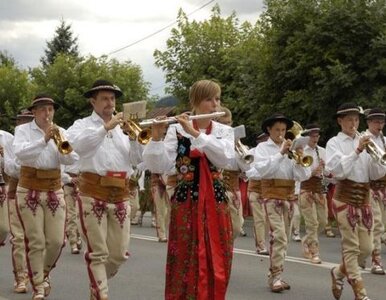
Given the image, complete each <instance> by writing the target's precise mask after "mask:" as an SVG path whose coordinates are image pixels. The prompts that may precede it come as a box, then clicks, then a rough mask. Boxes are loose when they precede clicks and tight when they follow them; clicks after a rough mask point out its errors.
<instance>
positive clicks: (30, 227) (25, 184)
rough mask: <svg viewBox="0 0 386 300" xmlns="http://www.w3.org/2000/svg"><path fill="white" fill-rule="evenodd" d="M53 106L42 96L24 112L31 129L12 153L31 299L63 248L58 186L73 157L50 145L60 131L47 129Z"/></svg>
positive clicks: (21, 131)
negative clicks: (17, 174) (16, 167)
mask: <svg viewBox="0 0 386 300" xmlns="http://www.w3.org/2000/svg"><path fill="white" fill-rule="evenodd" d="M57 107H58V105H57V104H56V103H55V101H54V100H53V99H52V98H51V97H49V96H47V95H43V94H41V95H38V96H37V97H35V99H34V100H33V101H32V104H31V106H30V107H29V108H28V109H29V110H31V111H32V113H33V114H34V117H35V118H34V120H33V121H32V122H30V123H26V124H23V125H19V126H17V127H16V130H15V139H14V142H13V148H14V152H15V155H16V157H17V159H18V160H19V161H20V165H21V167H20V178H19V183H18V187H17V192H16V193H17V198H16V201H17V213H18V215H19V218H20V220H21V224H22V226H23V229H24V236H25V243H26V245H25V247H26V251H27V252H26V254H27V256H26V257H27V266H28V273H29V277H30V281H31V284H32V288H33V299H34V300H38V299H39V300H40V299H44V298H45V297H47V296H48V294H49V293H50V290H51V284H50V278H49V274H50V272H51V270H52V269H53V268H54V267H55V265H56V262H57V260H58V259H59V256H60V254H61V251H62V247H63V245H64V229H65V218H66V204H65V201H64V196H63V189H62V186H61V185H62V184H61V171H60V167H61V164H63V165H67V164H72V163H73V162H74V161H76V160H77V155H76V154H75V153H73V152H72V153H71V152H70V153H67V152H66V153H62V152H61V151H59V147H58V145H57V144H56V142H55V141H54V138H55V137H57V136H58V135H59V133H60V134H61V135H62V136H64V134H65V133H64V130H63V129H62V128H60V127H58V126H56V125H55V124H53V123H52V121H53V118H54V114H55V109H56V108H57Z"/></svg>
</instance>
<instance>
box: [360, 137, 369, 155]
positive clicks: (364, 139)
mask: <svg viewBox="0 0 386 300" xmlns="http://www.w3.org/2000/svg"><path fill="white" fill-rule="evenodd" d="M369 142H370V136H369V135H362V136H361V137H360V138H359V144H358V147H357V149H358V151H359V152H362V151H363V150H364V149H365V148H366V145H367V144H368V143H369Z"/></svg>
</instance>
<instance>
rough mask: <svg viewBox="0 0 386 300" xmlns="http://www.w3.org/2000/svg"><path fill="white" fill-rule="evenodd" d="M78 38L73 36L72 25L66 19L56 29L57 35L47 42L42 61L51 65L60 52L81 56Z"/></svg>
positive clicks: (45, 65)
mask: <svg viewBox="0 0 386 300" xmlns="http://www.w3.org/2000/svg"><path fill="white" fill-rule="evenodd" d="M77 42H78V38H77V37H74V36H73V32H72V31H71V25H67V24H66V22H65V21H64V20H62V21H61V22H60V25H59V26H58V27H57V28H56V30H55V35H54V37H53V38H52V40H51V41H49V42H47V48H46V49H45V50H44V53H45V56H43V57H42V58H41V59H40V61H41V63H42V64H43V66H44V67H47V66H48V65H51V64H52V63H53V62H54V61H55V58H56V56H57V55H58V54H60V53H62V54H68V55H71V56H73V57H76V58H78V57H79V51H78V43H77Z"/></svg>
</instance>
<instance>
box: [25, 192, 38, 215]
mask: <svg viewBox="0 0 386 300" xmlns="http://www.w3.org/2000/svg"><path fill="white" fill-rule="evenodd" d="M39 199H40V193H39V192H38V191H35V190H28V193H27V196H26V199H25V203H26V205H27V207H28V208H29V209H30V210H31V211H32V214H33V215H34V216H36V210H37V208H38V205H39Z"/></svg>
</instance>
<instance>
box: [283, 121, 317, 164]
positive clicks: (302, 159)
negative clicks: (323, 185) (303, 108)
mask: <svg viewBox="0 0 386 300" xmlns="http://www.w3.org/2000/svg"><path fill="white" fill-rule="evenodd" d="M293 123H294V125H293V126H292V127H291V128H290V129H288V130H287V132H286V135H285V139H289V140H291V141H292V143H296V140H297V139H306V138H307V137H302V136H301V134H302V132H303V128H302V126H301V125H300V124H299V123H298V122H296V121H293ZM308 139H309V138H308ZM283 140H284V139H283ZM291 148H292V147H291ZM288 157H289V158H291V159H293V160H295V162H296V163H297V164H300V165H301V166H303V167H309V166H311V165H312V163H313V162H314V159H313V158H312V156H310V155H303V154H301V153H299V152H298V151H296V150H291V149H290V150H288Z"/></svg>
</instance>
